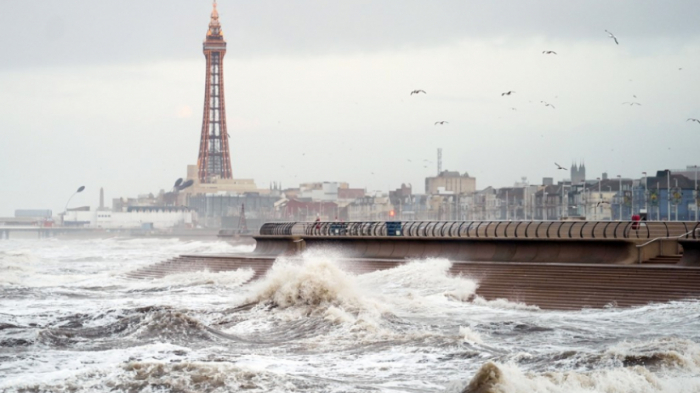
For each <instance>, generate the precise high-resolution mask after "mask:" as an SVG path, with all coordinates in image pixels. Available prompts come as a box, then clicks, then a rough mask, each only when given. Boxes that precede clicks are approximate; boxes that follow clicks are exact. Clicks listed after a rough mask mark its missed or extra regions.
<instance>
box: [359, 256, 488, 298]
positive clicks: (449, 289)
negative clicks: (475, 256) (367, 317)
mask: <svg viewBox="0 0 700 393" xmlns="http://www.w3.org/2000/svg"><path fill="white" fill-rule="evenodd" d="M450 267H452V262H450V261H449V260H447V259H444V258H429V259H425V260H411V261H409V262H408V263H406V264H403V265H400V266H398V267H396V268H393V269H387V270H380V271H376V272H372V273H369V274H365V275H364V276H362V282H363V283H365V284H367V285H371V286H380V287H382V289H383V292H384V293H387V294H391V293H397V292H405V291H406V290H410V291H411V293H412V294H413V295H418V296H421V297H425V296H431V295H435V294H440V295H443V296H446V297H448V298H452V299H456V300H460V301H468V300H470V299H471V298H472V297H473V296H474V293H475V292H476V289H477V287H478V285H477V283H476V281H474V280H471V279H468V278H465V277H461V276H457V277H453V276H450V275H449V270H450Z"/></svg>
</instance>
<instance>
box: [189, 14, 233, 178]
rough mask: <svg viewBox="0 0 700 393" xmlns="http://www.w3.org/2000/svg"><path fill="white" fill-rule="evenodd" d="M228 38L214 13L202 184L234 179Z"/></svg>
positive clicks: (209, 35)
mask: <svg viewBox="0 0 700 393" xmlns="http://www.w3.org/2000/svg"><path fill="white" fill-rule="evenodd" d="M225 54H226V41H224V33H223V31H222V30H221V24H220V23H219V12H218V11H217V10H216V0H214V9H213V10H212V12H211V21H209V31H207V38H206V39H205V40H204V57H206V59H207V74H206V87H205V90H204V118H203V119H202V136H201V139H200V141H199V158H198V159H197V171H198V175H199V181H200V182H201V183H211V182H213V181H215V180H216V179H231V178H232V176H231V156H230V154H229V148H228V137H229V136H228V133H227V131H226V105H225V102H226V100H224V67H223V65H224V55H225Z"/></svg>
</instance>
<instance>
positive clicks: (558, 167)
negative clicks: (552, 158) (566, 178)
mask: <svg viewBox="0 0 700 393" xmlns="http://www.w3.org/2000/svg"><path fill="white" fill-rule="evenodd" d="M554 165H556V166H557V169H563V170H565V171H567V170H568V169H566V168H564V167H563V166H561V165H559V164H557V163H556V162H555V163H554Z"/></svg>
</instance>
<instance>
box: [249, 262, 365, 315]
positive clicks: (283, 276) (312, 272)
mask: <svg viewBox="0 0 700 393" xmlns="http://www.w3.org/2000/svg"><path fill="white" fill-rule="evenodd" d="M337 259H338V256H337V255H335V254H333V253H329V252H322V251H318V250H312V251H307V252H306V253H304V254H303V255H302V256H301V258H300V259H288V258H284V257H282V258H279V259H278V260H277V261H276V262H275V264H274V265H273V266H272V268H271V269H270V271H268V273H267V275H266V276H265V278H264V279H263V280H262V281H260V282H259V283H256V284H255V286H254V289H253V292H254V293H255V294H254V295H253V297H252V299H251V301H253V302H268V303H271V304H273V305H274V306H275V307H280V308H290V307H299V306H301V307H312V308H313V307H317V306H324V307H325V308H327V307H329V306H335V307H341V308H343V309H348V310H360V309H371V308H376V304H371V303H369V302H367V297H365V296H363V293H362V291H361V290H360V288H359V287H358V285H357V281H356V277H355V276H354V275H352V274H351V273H348V272H345V271H343V270H342V269H341V267H340V266H339V264H338V263H336V262H335V261H336V260H337Z"/></svg>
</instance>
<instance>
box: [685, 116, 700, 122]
mask: <svg viewBox="0 0 700 393" xmlns="http://www.w3.org/2000/svg"><path fill="white" fill-rule="evenodd" d="M686 121H695V122H698V123H700V120H698V119H695V118H692V117H691V118H689V119H688V120H686Z"/></svg>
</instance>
